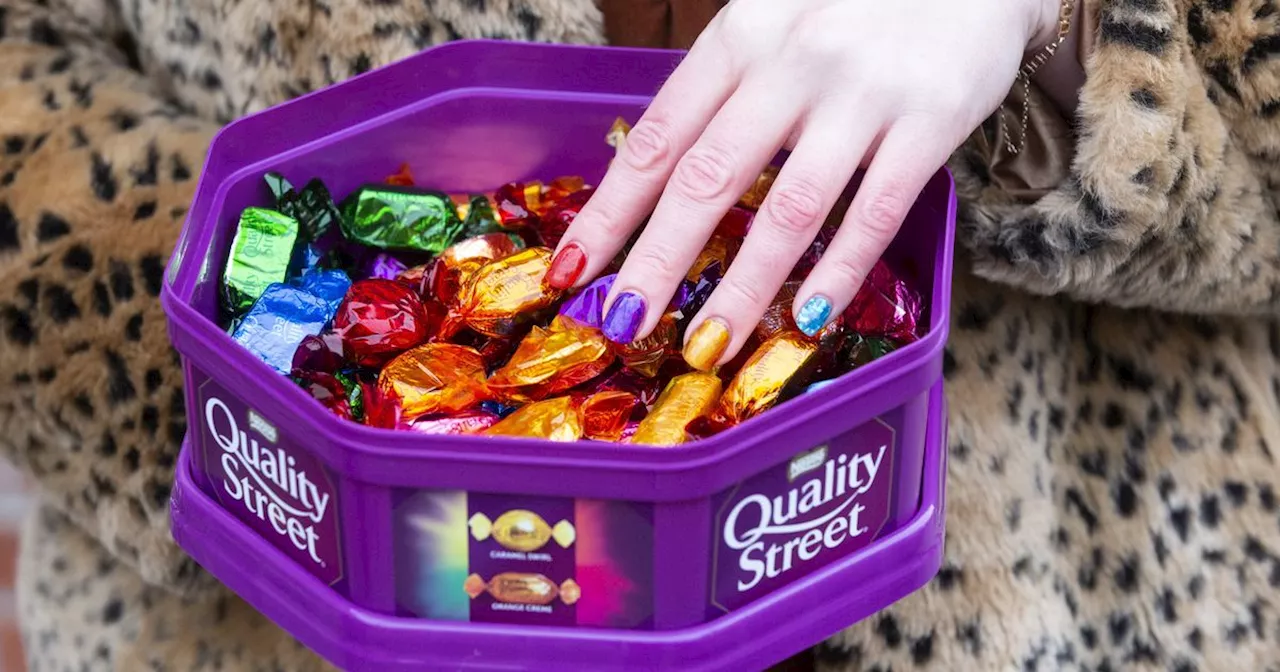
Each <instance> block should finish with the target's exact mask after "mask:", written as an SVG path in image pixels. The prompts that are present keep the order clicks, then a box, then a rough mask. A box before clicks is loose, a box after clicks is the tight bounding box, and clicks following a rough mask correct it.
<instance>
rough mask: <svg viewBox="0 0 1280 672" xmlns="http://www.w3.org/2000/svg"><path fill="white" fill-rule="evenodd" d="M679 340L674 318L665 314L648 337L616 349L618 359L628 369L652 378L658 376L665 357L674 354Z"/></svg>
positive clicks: (665, 359) (669, 314)
mask: <svg viewBox="0 0 1280 672" xmlns="http://www.w3.org/2000/svg"><path fill="white" fill-rule="evenodd" d="M679 338H680V335H679V332H678V331H677V328H676V318H675V317H674V316H673V315H672V314H671V313H667V314H665V315H663V316H662V318H661V319H659V320H658V326H656V327H654V328H653V331H652V332H650V333H649V335H648V336H646V337H644V338H642V339H640V340H638V341H632V342H631V343H628V344H627V345H624V346H620V347H618V357H619V358H620V359H621V360H622V364H623V365H624V366H626V367H627V368H628V369H631V370H632V371H635V372H636V373H638V374H640V375H642V376H645V377H648V378H652V377H654V376H656V375H658V370H659V369H661V368H662V365H663V364H664V363H665V362H666V361H667V357H670V356H671V353H673V352H675V349H676V342H677V341H678V340H679Z"/></svg>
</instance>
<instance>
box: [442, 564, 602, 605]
mask: <svg viewBox="0 0 1280 672" xmlns="http://www.w3.org/2000/svg"><path fill="white" fill-rule="evenodd" d="M462 589H463V590H464V591H466V593H467V595H470V596H471V599H473V600H474V599H475V598H477V597H479V596H480V595H481V593H485V592H488V593H489V594H490V595H492V596H493V599H495V600H497V601H499V602H505V603H507V604H537V605H543V606H545V605H548V604H551V603H552V602H555V601H556V598H557V597H559V598H560V601H561V602H563V603H565V604H567V605H572V604H574V603H576V602H577V601H578V600H579V599H580V598H581V597H582V587H581V586H579V585H578V583H577V582H576V581H574V580H573V579H565V580H564V582H563V583H561V584H560V585H559V586H557V585H556V584H555V582H554V581H552V580H551V579H548V578H547V577H545V576H543V575H541V574H533V573H526V572H503V573H501V574H498V575H497V576H494V577H493V578H492V579H489V581H488V582H486V581H485V580H484V579H482V578H480V575H479V574H472V575H470V576H468V577H467V580H466V581H464V582H463V584H462Z"/></svg>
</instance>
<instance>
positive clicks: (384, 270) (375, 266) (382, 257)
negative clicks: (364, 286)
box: [361, 252, 409, 280]
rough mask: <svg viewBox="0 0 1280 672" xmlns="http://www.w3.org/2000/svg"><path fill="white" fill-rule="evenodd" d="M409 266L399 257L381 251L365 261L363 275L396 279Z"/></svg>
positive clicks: (380, 278) (382, 278)
mask: <svg viewBox="0 0 1280 672" xmlns="http://www.w3.org/2000/svg"><path fill="white" fill-rule="evenodd" d="M408 268H409V267H408V266H406V265H405V264H404V262H402V261H400V260H399V259H397V258H395V257H393V256H391V255H389V254H387V253H385V252H381V253H379V254H376V255H374V256H373V257H371V258H370V259H369V260H368V261H366V262H365V265H364V268H363V269H362V270H363V272H362V273H361V275H362V276H363V277H365V278H378V279H379V280H395V279H396V278H397V277H399V276H400V274H401V273H404V272H405V271H406V270H408Z"/></svg>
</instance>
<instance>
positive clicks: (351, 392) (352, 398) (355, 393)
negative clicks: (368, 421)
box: [333, 371, 364, 422]
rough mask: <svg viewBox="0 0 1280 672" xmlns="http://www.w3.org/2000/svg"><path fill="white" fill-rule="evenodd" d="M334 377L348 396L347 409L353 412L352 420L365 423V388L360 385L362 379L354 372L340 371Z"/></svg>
mask: <svg viewBox="0 0 1280 672" xmlns="http://www.w3.org/2000/svg"><path fill="white" fill-rule="evenodd" d="M333 377H334V379H335V380H337V381H338V383H339V384H340V385H342V389H343V390H344V391H345V392H346V394H347V407H348V408H350V410H351V419H352V420H354V421H356V422H363V421H364V386H363V385H361V384H360V379H359V378H358V377H357V376H356V374H355V373H354V372H352V371H338V372H337V373H335V374H333Z"/></svg>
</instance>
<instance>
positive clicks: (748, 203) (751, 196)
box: [738, 166, 779, 210]
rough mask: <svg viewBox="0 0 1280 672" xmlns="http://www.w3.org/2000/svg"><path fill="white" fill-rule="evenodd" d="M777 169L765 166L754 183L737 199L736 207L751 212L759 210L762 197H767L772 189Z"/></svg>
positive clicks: (776, 176)
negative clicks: (749, 209) (747, 209)
mask: <svg viewBox="0 0 1280 672" xmlns="http://www.w3.org/2000/svg"><path fill="white" fill-rule="evenodd" d="M778 172H779V171H778V167H777V166H766V167H765V169H764V170H763V171H762V172H761V173H760V175H758V176H757V177H756V181H755V183H753V184H752V185H751V188H750V189H747V193H745V194H743V195H742V198H740V199H738V205H740V206H742V207H744V208H751V209H752V210H759V209H760V206H761V205H762V204H763V203H764V197H765V196H768V195H769V190H770V189H772V188H773V182H774V180H776V179H778Z"/></svg>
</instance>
